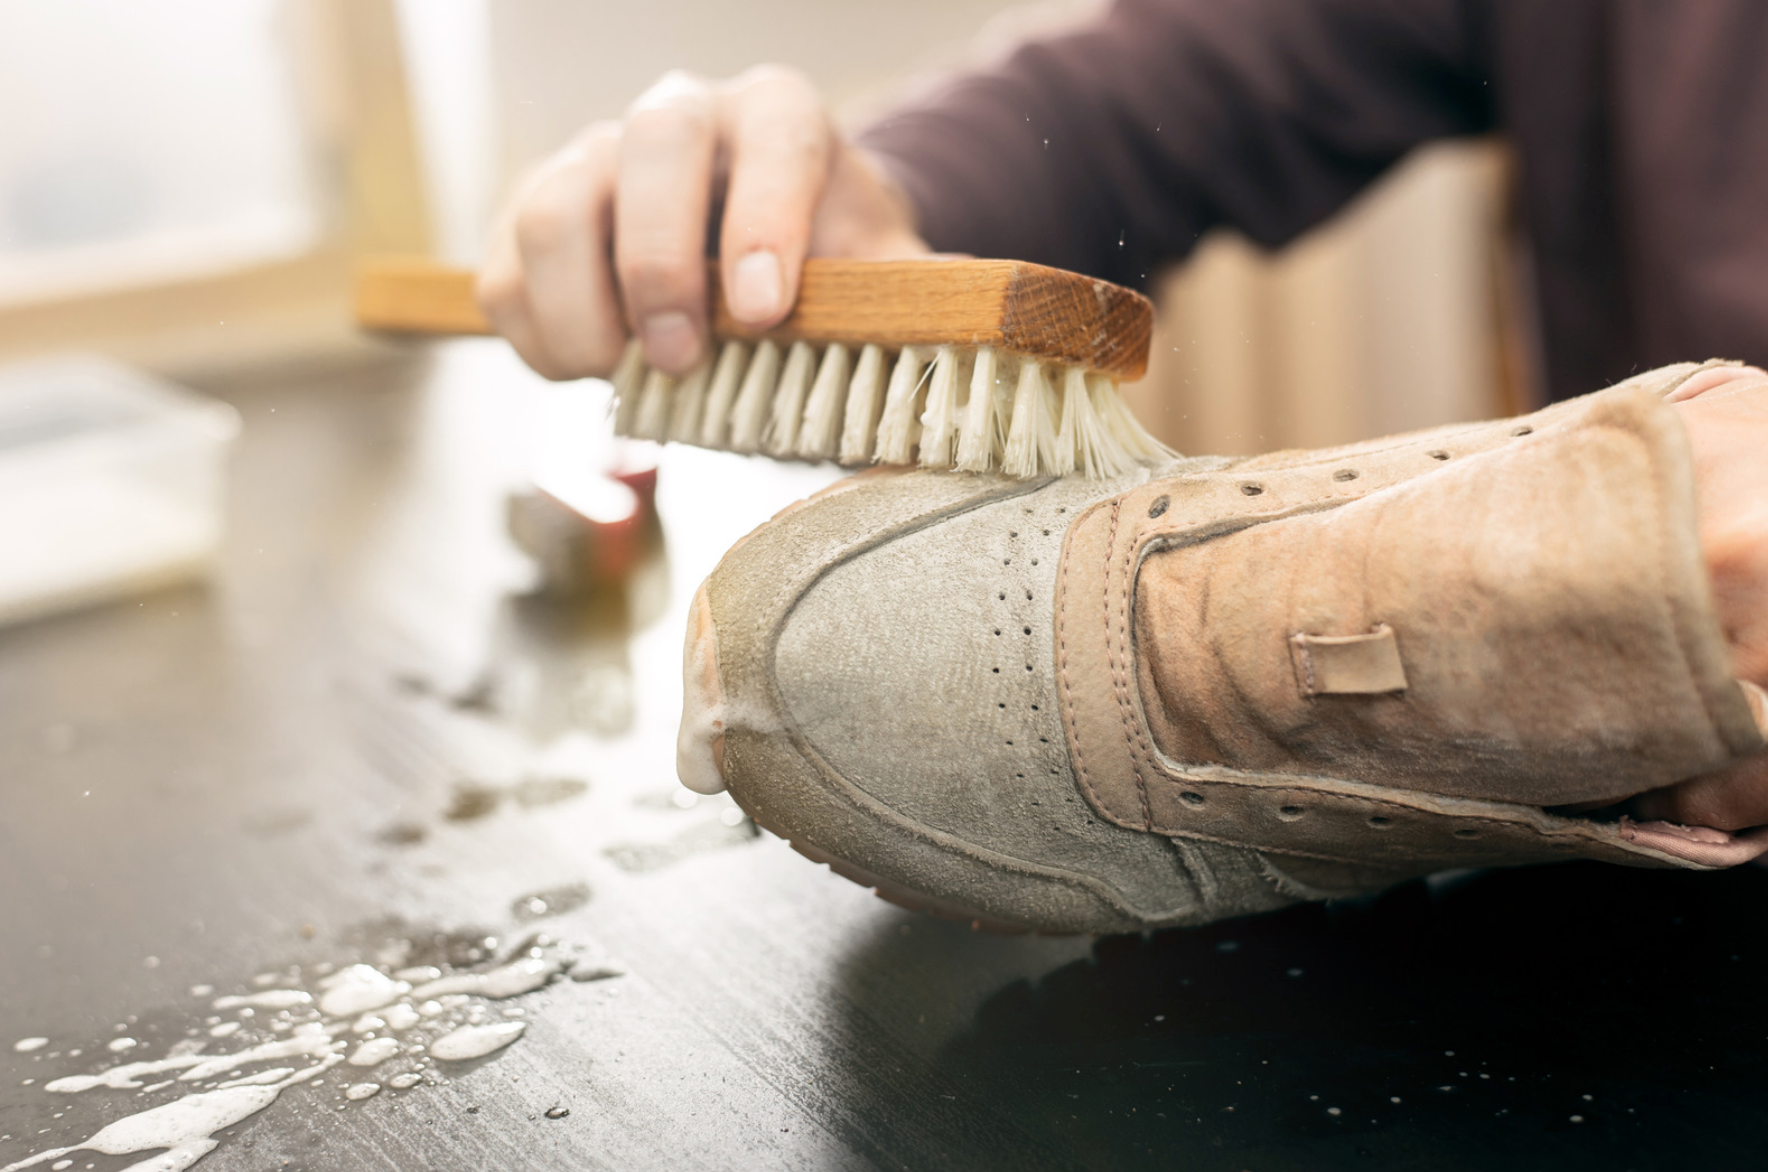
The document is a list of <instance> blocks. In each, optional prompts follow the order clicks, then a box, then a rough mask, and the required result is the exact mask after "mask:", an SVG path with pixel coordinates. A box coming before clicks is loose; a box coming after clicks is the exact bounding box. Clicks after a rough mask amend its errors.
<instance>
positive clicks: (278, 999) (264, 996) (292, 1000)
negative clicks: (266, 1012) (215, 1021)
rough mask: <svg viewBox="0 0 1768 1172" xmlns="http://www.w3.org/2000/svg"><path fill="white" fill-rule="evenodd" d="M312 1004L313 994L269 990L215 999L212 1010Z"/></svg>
mask: <svg viewBox="0 0 1768 1172" xmlns="http://www.w3.org/2000/svg"><path fill="white" fill-rule="evenodd" d="M311 1004H313V994H311V993H309V992H307V991H306V990H305V989H271V990H269V991H267V992H264V993H247V994H245V995H244V996H239V997H217V998H215V1003H214V1008H216V1009H238V1008H239V1007H240V1006H242V1005H252V1006H256V1007H257V1008H259V1009H291V1008H293V1007H294V1006H297V1005H311Z"/></svg>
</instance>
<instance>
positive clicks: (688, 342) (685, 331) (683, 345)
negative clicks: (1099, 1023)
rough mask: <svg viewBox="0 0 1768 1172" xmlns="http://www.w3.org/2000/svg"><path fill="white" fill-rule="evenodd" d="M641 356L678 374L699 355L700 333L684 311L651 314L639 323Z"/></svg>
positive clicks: (659, 366)
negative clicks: (642, 343)
mask: <svg viewBox="0 0 1768 1172" xmlns="http://www.w3.org/2000/svg"><path fill="white" fill-rule="evenodd" d="M638 332H639V338H640V339H641V340H642V341H643V342H644V344H645V358H646V359H647V360H648V361H649V362H650V364H651V365H652V366H655V367H657V368H658V369H660V370H663V371H666V372H668V373H670V374H680V373H681V372H683V371H685V370H687V369H688V368H689V367H690V366H692V365H693V364H694V363H695V362H696V361H698V359H699V357H700V333H699V331H698V330H696V329H694V319H693V318H691V317H689V316H688V315H687V314H685V313H654V314H652V315H651V316H650V317H647V318H645V319H644V320H643V321H642V322H640V323H639V327H638Z"/></svg>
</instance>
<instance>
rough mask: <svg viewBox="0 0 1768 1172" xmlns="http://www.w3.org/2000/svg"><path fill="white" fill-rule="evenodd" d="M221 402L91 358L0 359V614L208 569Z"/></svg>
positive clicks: (222, 478) (20, 613) (216, 527)
mask: <svg viewBox="0 0 1768 1172" xmlns="http://www.w3.org/2000/svg"><path fill="white" fill-rule="evenodd" d="M238 433H239V416H238V414H237V413H236V412H235V411H234V410H233V408H232V407H229V406H227V405H226V404H225V403H218V402H215V401H214V400H212V399H205V398H203V397H202V396H200V395H196V394H193V393H191V392H190V391H187V390H184V389H182V388H180V387H177V386H174V385H172V384H171V383H168V382H165V381H163V380H160V379H157V378H154V377H152V376H150V375H147V374H144V373H142V372H140V371H137V370H133V369H131V368H129V367H126V366H122V365H120V364H118V363H114V362H111V361H108V360H106V359H102V358H89V357H71V358H57V359H50V360H45V361H39V362H31V363H27V364H22V365H18V366H9V367H3V368H0V623H12V622H18V621H20V620H22V619H28V618H34V617H37V616H39V615H43V614H48V613H50V612H53V611H58V610H66V609H70V608H72V607H77V606H83V605H86V604H88V603H94V602H101V601H106V600H109V599H114V598H118V597H122V596H125V595H128V594H132V593H137V592H140V591H144V590H150V589H153V588H155V587H159V586H164V585H167V584H170V583H173V582H177V581H181V580H184V579H188V578H193V577H199V576H201V575H203V574H204V573H206V572H207V570H208V568H209V566H210V565H211V564H212V562H213V560H214V557H215V552H216V550H217V548H218V547H219V546H220V542H221V525H222V514H223V511H224V504H225V497H226V493H225V485H226V459H227V453H228V450H229V449H230V448H231V447H232V445H233V440H234V437H235V436H236V435H238Z"/></svg>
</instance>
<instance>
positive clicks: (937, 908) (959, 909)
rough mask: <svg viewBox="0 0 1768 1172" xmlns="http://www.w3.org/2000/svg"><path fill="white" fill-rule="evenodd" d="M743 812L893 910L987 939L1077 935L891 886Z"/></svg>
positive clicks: (769, 831)
mask: <svg viewBox="0 0 1768 1172" xmlns="http://www.w3.org/2000/svg"><path fill="white" fill-rule="evenodd" d="M731 796H732V798H733V800H734V799H735V797H736V795H735V794H732V795H731ZM737 805H738V807H739V808H741V807H742V803H741V802H738V803H737ZM743 812H744V813H745V814H748V815H749V820H750V821H752V822H754V823H755V825H757V826H759V827H761V828H762V829H763V830H765V831H767V832H768V833H769V834H771V835H773V836H774V837H775V838H779V839H783V840H785V843H786V845H787V846H789V847H791V848H792V849H793V850H795V851H797V852H798V853H799V854H801V855H803V856H804V857H805V858H807V859H809V860H810V861H811V862H813V863H820V864H821V865H822V866H825V867H827V868H828V869H829V870H830V871H832V872H834V873H835V874H837V875H839V876H841V877H842V878H843V879H846V880H848V881H849V882H852V883H857V884H859V885H860V886H861V887H866V888H870V889H871V892H872V894H873V895H876V896H877V897H878V898H879V899H881V900H884V901H885V902H886V903H892V904H895V905H896V906H897V907H900V908H903V909H905V910H907V911H911V912H921V913H923V914H925V915H929V916H932V917H934V918H935V919H940V920H948V921H950V922H952V923H957V924H967V925H969V927H970V930H971V931H973V932H983V933H986V934H988V935H991V936H1027V935H1033V934H1035V935H1038V936H1077V935H1080V933H1078V932H1051V931H1046V930H1044V929H1042V928H1034V927H1032V926H1031V925H1030V924H1020V923H1015V922H1013V921H1012V920H1002V919H998V918H996V917H994V916H989V915H985V914H983V913H981V912H978V911H975V910H973V909H971V908H967V907H964V906H962V905H961V904H955V903H951V902H950V901H947V900H942V899H937V898H935V897H933V896H931V895H925V894H923V893H921V892H919V891H915V890H913V889H911V888H908V887H904V886H902V885H901V884H898V883H892V882H890V881H889V880H888V879H881V878H879V877H878V876H876V875H874V874H872V873H871V872H870V871H867V870H866V869H865V868H863V867H856V866H854V865H853V864H852V863H849V862H848V861H847V860H845V859H838V858H836V857H835V856H834V855H831V854H829V853H828V852H827V851H824V850H821V849H819V848H817V847H814V846H811V845H809V844H808V843H802V842H794V841H793V840H792V839H791V838H789V837H788V836H786V835H784V834H781V833H780V832H779V831H777V830H775V829H774V828H773V827H771V826H769V825H768V824H767V823H766V822H763V821H762V820H761V819H759V818H757V817H755V814H754V813H753V812H752V811H750V810H748V809H744V810H743Z"/></svg>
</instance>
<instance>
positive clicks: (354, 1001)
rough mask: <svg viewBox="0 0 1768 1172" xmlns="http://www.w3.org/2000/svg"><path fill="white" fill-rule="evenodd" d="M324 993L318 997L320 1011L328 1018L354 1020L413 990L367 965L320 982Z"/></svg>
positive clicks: (358, 966)
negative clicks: (350, 1018)
mask: <svg viewBox="0 0 1768 1172" xmlns="http://www.w3.org/2000/svg"><path fill="white" fill-rule="evenodd" d="M319 987H320V988H321V989H324V990H325V992H324V993H322V994H321V995H320V998H319V1012H321V1013H323V1014H325V1015H326V1016H328V1017H354V1016H355V1015H356V1014H358V1013H365V1012H367V1011H368V1010H370V1009H379V1008H380V1007H381V1006H383V1005H386V1004H388V1003H390V1002H393V1001H397V1000H398V999H399V998H400V996H402V995H403V994H405V993H409V992H410V991H411V985H410V984H409V983H407V982H405V981H395V980H394V979H393V978H391V977H389V976H387V975H386V974H385V973H382V972H381V971H380V970H378V969H373V968H370V967H369V966H368V965H365V964H353V965H351V966H350V967H349V968H347V969H344V970H342V971H340V972H337V973H334V974H333V975H331V976H329V977H327V978H325V980H323V981H321V982H320V983H319Z"/></svg>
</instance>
